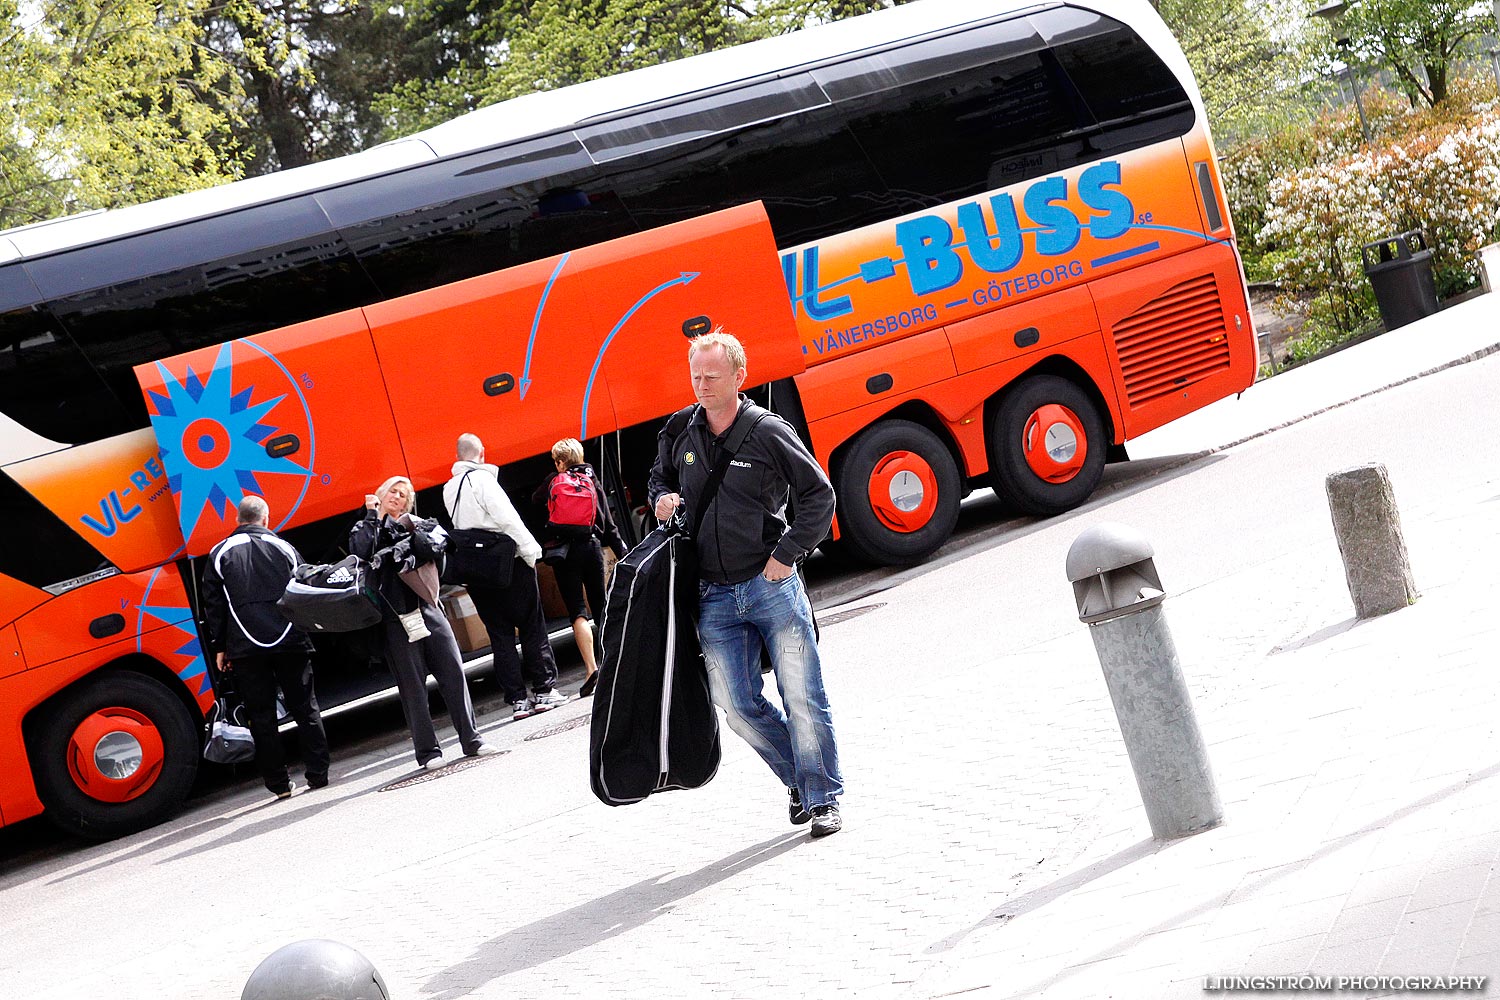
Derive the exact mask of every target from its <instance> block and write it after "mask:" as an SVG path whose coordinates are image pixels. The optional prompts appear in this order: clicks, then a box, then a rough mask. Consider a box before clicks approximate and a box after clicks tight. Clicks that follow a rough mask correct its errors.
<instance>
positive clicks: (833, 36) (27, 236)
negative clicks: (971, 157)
mask: <svg viewBox="0 0 1500 1000" xmlns="http://www.w3.org/2000/svg"><path fill="white" fill-rule="evenodd" d="M1069 2H1070V4H1071V5H1075V6H1080V7H1087V8H1091V9H1095V10H1098V11H1099V12H1100V13H1102V14H1106V15H1110V16H1114V17H1117V18H1120V19H1122V20H1125V21H1126V22H1127V23H1130V24H1132V26H1134V27H1136V28H1137V29H1138V30H1142V34H1143V35H1144V36H1145V37H1146V38H1147V40H1148V41H1149V42H1150V43H1151V44H1152V45H1153V46H1154V47H1157V48H1158V49H1162V47H1163V46H1162V42H1163V34H1164V32H1160V31H1158V30H1149V29H1148V27H1147V26H1148V25H1151V24H1152V22H1153V21H1157V19H1156V18H1155V17H1154V14H1153V12H1152V9H1151V7H1150V6H1149V4H1148V3H1147V0H1069ZM1059 5H1060V0H999V2H994V3H987V4H982V5H981V4H976V3H974V2H973V0H921V2H920V3H908V4H903V5H901V6H898V7H893V8H889V9H886V10H882V11H876V12H874V13H872V14H866V15H862V16H859V17H852V18H846V19H844V20H841V21H835V22H832V23H829V24H822V25H816V26H813V27H809V28H806V29H803V30H800V31H795V32H791V33H789V34H786V35H778V36H775V37H772V38H766V39H761V40H759V41H755V42H749V43H746V44H743V45H736V46H731V47H728V48H724V49H716V50H714V51H712V52H706V53H703V54H702V55H697V56H691V57H689V58H686V59H681V60H677V61H675V62H670V63H663V64H661V65H657V66H648V67H645V68H642V69H638V70H632V71H631V72H628V73H622V74H620V75H617V76H610V77H602V78H600V79H597V80H590V81H587V82H585V83H580V84H575V85H573V86H570V87H563V88H560V89H557V90H550V91H542V92H539V93H534V94H527V95H525V96H522V97H518V98H514V99H512V100H509V101H505V102H502V103H499V104H492V105H490V106H488V107H484V108H480V109H478V110H477V111H472V112H469V113H468V114H465V115H461V116H459V117H458V118H455V119H453V120H452V121H449V122H445V123H443V124H441V125H437V126H435V127H433V128H430V129H427V130H425V131H422V132H418V133H416V134H414V135H410V136H406V137H404V138H401V139H396V140H393V141H391V142H387V143H383V144H381V145H379V146H375V147H373V148H371V149H368V150H365V151H363V152H360V153H354V154H351V155H349V156H343V157H338V158H336V159H333V160H327V161H324V162H321V163H313V164H309V165H307V166H303V167H296V168H294V169H291V170H283V171H279V172H276V173H272V174H266V175H263V176H258V177H250V178H246V179H244V180H240V181H234V182H231V183H228V184H222V185H219V186H216V187H212V188H205V189H203V190H199V191H191V192H187V193H185V194H180V195H174V196H173V197H170V198H163V199H159V200H157V201H150V202H144V203H142V204H139V205H131V206H128V207H125V208H119V209H114V210H111V211H108V212H94V213H85V214H82V215H78V216H70V217H68V218H65V219H60V220H56V221H54V222H50V223H42V224H37V225H30V226H23V227H19V228H16V229H10V230H6V231H4V232H0V264H3V263H5V262H7V261H8V260H14V259H16V258H31V257H40V256H44V255H46V254H50V253H56V252H58V251H61V250H66V249H70V248H72V247H77V246H84V245H87V244H91V243H100V242H104V241H108V240H112V239H117V238H119V237H123V236H128V235H132V234H135V233H141V232H146V231H149V230H153V229H163V228H167V227H170V226H174V225H177V224H179V223H183V222H189V221H191V220H194V219H200V218H205V217H208V216H212V215H218V214H221V213H225V212H231V211H235V210H237V209H242V208H248V207H250V206H253V205H258V204H263V203H267V202H274V201H279V200H281V199H283V198H288V197H292V196H295V195H300V194H307V193H310V192H314V191H321V190H326V189H329V188H334V187H338V186H340V185H343V184H348V183H351V182H354V181H358V180H362V179H364V178H368V177H374V176H379V175H381V174H386V173H391V172H394V171H397V170H401V169H403V168H406V167H411V166H416V165H417V164H420V163H423V162H430V161H432V160H434V159H441V158H444V157H449V156H456V155H460V154H463V153H471V152H477V151H480V150H484V149H488V148H492V147H495V146H500V145H504V144H506V143H509V142H513V141H515V140H518V139H523V138H527V137H529V136H537V135H545V134H548V133H551V132H556V131H558V130H561V129H566V128H570V127H573V126H575V125H578V124H580V123H582V122H585V121H592V120H599V119H604V118H609V117H612V116H615V115H618V114H621V113H625V112H628V111H630V110H631V109H633V108H637V107H641V106H643V105H649V104H652V103H655V102H658V101H663V100H667V99H670V98H672V97H676V96H678V95H683V94H690V93H694V92H700V91H706V90H713V89H716V88H719V87H724V86H729V85H733V84H735V83H737V82H739V81H744V80H750V79H754V78H757V77H764V76H767V75H771V74H775V73H777V72H778V71H782V70H787V69H791V68H794V67H801V66H806V65H809V64H813V63H817V62H821V61H824V60H828V59H833V58H837V57H840V56H844V55H849V54H853V53H858V52H860V51H862V50H866V49H872V48H879V47H883V46H888V45H891V44H893V43H896V42H900V41H903V40H905V39H911V38H917V37H920V36H922V35H926V34H929V33H931V32H935V31H942V30H945V29H949V28H954V27H958V26H960V25H963V24H967V23H970V22H978V21H988V20H991V19H993V18H994V17H996V16H999V15H1005V14H1015V13H1021V12H1026V11H1032V10H1041V9H1045V8H1049V7H1056V6H1059ZM1143 20H1144V22H1145V23H1144V24H1143V23H1142V22H1143ZM1157 23H1159V22H1157ZM1143 29H1145V30H1143ZM1166 39H1167V41H1168V42H1169V43H1170V35H1169V34H1167V35H1166ZM1162 54H1163V56H1164V57H1166V58H1167V60H1168V63H1169V65H1171V66H1172V68H1173V70H1174V71H1176V72H1177V74H1178V76H1179V77H1182V78H1183V82H1184V85H1185V86H1187V87H1188V92H1189V93H1190V94H1191V95H1193V99H1194V103H1195V104H1196V103H1198V102H1199V100H1200V98H1199V97H1198V96H1197V94H1198V91H1197V88H1196V87H1195V86H1191V84H1192V77H1191V74H1190V73H1189V72H1187V67H1186V63H1185V61H1184V60H1182V59H1181V57H1180V54H1177V50H1176V46H1175V43H1170V44H1168V45H1167V46H1166V47H1165V51H1163V52H1162ZM1174 54H1177V58H1172V56H1173V55H1174Z"/></svg>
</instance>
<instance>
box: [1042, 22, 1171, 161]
mask: <svg viewBox="0 0 1500 1000" xmlns="http://www.w3.org/2000/svg"><path fill="white" fill-rule="evenodd" d="M1032 22H1033V23H1034V24H1035V25H1036V26H1037V28H1038V30H1039V31H1040V32H1041V34H1042V35H1043V36H1044V37H1045V38H1046V40H1047V43H1048V44H1049V45H1050V46H1052V49H1053V51H1054V52H1056V53H1057V59H1058V62H1059V63H1061V64H1062V67H1063V68H1064V69H1065V70H1067V73H1068V76H1069V77H1071V78H1072V81H1073V84H1074V86H1076V87H1077V88H1078V90H1079V92H1080V93H1081V94H1082V95H1083V100H1084V102H1085V103H1086V104H1087V105H1088V107H1089V109H1090V110H1091V111H1092V112H1093V114H1094V117H1095V118H1097V119H1098V120H1099V121H1100V122H1101V123H1119V124H1122V125H1123V124H1124V123H1123V122H1121V120H1122V119H1129V118H1133V117H1140V116H1146V117H1152V118H1157V117H1168V118H1173V119H1180V118H1181V117H1182V116H1183V115H1184V113H1185V114H1186V124H1171V125H1167V126H1165V127H1164V128H1159V129H1157V130H1155V131H1156V132H1157V133H1158V134H1157V137H1156V138H1150V139H1146V140H1145V141H1146V142H1155V141H1158V140H1159V139H1165V138H1175V137H1176V136H1178V135H1181V134H1182V133H1183V132H1186V131H1187V130H1188V129H1189V128H1191V127H1192V120H1193V119H1192V105H1191V103H1190V102H1189V100H1188V96H1187V93H1186V92H1185V91H1184V90H1183V89H1182V84H1180V83H1178V82H1177V77H1176V76H1175V75H1173V73H1172V71H1171V70H1170V69H1168V68H1167V66H1166V64H1165V63H1163V62H1162V61H1161V58H1160V57H1159V56H1157V54H1156V53H1155V52H1152V51H1151V47H1150V46H1148V45H1147V44H1146V43H1145V42H1144V41H1142V40H1141V38H1140V36H1139V35H1137V34H1136V33H1135V32H1134V31H1131V30H1130V29H1129V28H1127V27H1126V26H1125V25H1123V24H1120V23H1119V22H1118V21H1111V20H1110V19H1109V18H1107V17H1101V16H1100V15H1098V14H1095V13H1093V12H1092V11H1086V10H1077V9H1074V8H1070V7H1061V8H1058V9H1056V10H1050V11H1046V12H1045V13H1042V14H1038V15H1036V16H1034V17H1033V18H1032ZM1124 84H1128V86H1126V85H1124ZM1140 144H1142V145H1144V142H1143V143H1140Z"/></svg>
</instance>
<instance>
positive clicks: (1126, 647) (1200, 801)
mask: <svg viewBox="0 0 1500 1000" xmlns="http://www.w3.org/2000/svg"><path fill="white" fill-rule="evenodd" d="M1154 555H1155V552H1154V550H1153V549H1152V547H1151V543H1150V542H1148V541H1146V539H1145V538H1144V537H1143V536H1142V535H1141V534H1140V533H1139V532H1136V531H1135V530H1134V529H1131V528H1128V527H1126V526H1124V525H1120V524H1108V523H1106V524H1097V525H1095V526H1094V527H1092V528H1089V529H1088V530H1086V531H1084V532H1083V534H1081V535H1079V536H1078V538H1077V539H1076V540H1075V541H1074V542H1073V545H1072V547H1071V548H1069V549H1068V558H1067V573H1068V580H1069V581H1071V582H1072V584H1073V594H1074V597H1075V598H1076V600H1077V602H1078V618H1079V620H1080V621H1082V622H1084V623H1085V624H1087V625H1088V626H1089V637H1090V638H1092V639H1093V640H1094V651H1095V652H1096V653H1098V655H1099V666H1100V669H1102V670H1103V672H1104V682H1105V684H1106V686H1107V687H1108V688H1109V697H1110V700H1111V701H1112V702H1114V706H1115V717H1116V718H1117V719H1118V720H1119V723H1120V735H1121V736H1122V737H1123V738H1124V740H1125V750H1126V752H1127V753H1128V754H1129V755H1130V767H1131V770H1133V771H1134V772H1135V783H1136V787H1137V788H1139V789H1140V793H1141V803H1142V804H1143V805H1144V806H1145V807H1146V818H1147V819H1148V820H1149V821H1150V823H1151V835H1152V836H1153V837H1154V838H1155V839H1157V840H1174V839H1177V838H1179V837H1187V836H1191V835H1192V834H1195V833H1201V832H1203V831H1204V830H1209V829H1212V828H1213V827H1216V826H1218V825H1219V824H1220V823H1222V822H1223V820H1224V808H1223V806H1222V805H1221V804H1220V802H1219V792H1218V788H1217V786H1216V785H1215V784H1214V776H1213V769H1212V768H1211V767H1210V766H1209V762H1208V749H1207V746H1206V745H1205V743H1204V741H1203V733H1202V732H1201V731H1200V730H1199V729H1198V720H1197V717H1196V716H1195V715H1194V714H1193V702H1192V698H1191V697H1190V696H1189V695H1188V689H1187V681H1186V680H1185V678H1184V677H1183V674H1182V666H1181V664H1180V663H1179V661H1178V659H1177V647H1176V644H1175V643H1174V642H1173V641H1172V630H1171V629H1170V628H1168V627H1167V620H1166V616H1165V613H1164V611H1163V609H1162V607H1161V604H1162V601H1163V600H1165V599H1166V593H1165V591H1163V590H1162V585H1161V579H1160V577H1158V576H1157V573H1156V565H1155V562H1154Z"/></svg>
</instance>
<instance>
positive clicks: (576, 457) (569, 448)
mask: <svg viewBox="0 0 1500 1000" xmlns="http://www.w3.org/2000/svg"><path fill="white" fill-rule="evenodd" d="M552 461H554V462H562V463H564V464H565V465H567V466H569V467H572V466H575V465H582V464H583V445H581V444H579V443H578V439H577V438H563V439H562V440H561V441H559V442H557V444H555V445H553V446H552Z"/></svg>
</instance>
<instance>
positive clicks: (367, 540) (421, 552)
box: [349, 510, 443, 621]
mask: <svg viewBox="0 0 1500 1000" xmlns="http://www.w3.org/2000/svg"><path fill="white" fill-rule="evenodd" d="M412 518H413V520H414V522H415V523H416V524H417V525H418V527H419V528H422V529H424V530H419V531H407V530H406V529H405V528H403V527H402V526H401V525H400V523H399V522H397V521H396V519H395V518H392V517H383V516H381V515H380V514H379V513H377V512H376V511H373V510H366V511H365V516H364V519H363V520H360V521H356V522H355V523H354V527H352V528H350V529H349V551H350V552H351V553H353V554H354V555H357V556H359V557H360V558H361V559H363V560H365V562H367V563H369V564H370V572H371V573H372V574H373V575H374V577H375V589H376V590H378V591H379V592H380V596H381V597H382V598H384V600H383V601H381V604H382V606H383V609H384V611H385V617H386V620H387V621H389V620H390V619H392V618H395V617H396V616H397V615H398V614H401V615H404V614H406V613H407V612H409V611H415V610H416V609H417V608H418V607H420V606H421V604H422V600H421V598H419V597H417V595H416V593H415V592H414V591H413V590H412V589H411V588H410V587H408V586H407V585H406V584H404V583H402V582H401V573H402V572H403V571H406V570H411V569H415V568H416V567H418V566H421V565H424V564H426V563H430V562H438V560H439V558H440V557H441V550H440V549H439V548H438V547H436V546H435V545H434V544H433V540H432V537H431V536H430V535H429V534H428V531H430V530H431V529H432V528H434V527H436V526H437V522H436V521H430V520H426V519H424V518H419V517H417V516H416V515H415V514H414V515H412ZM377 553H378V554H379V556H380V558H379V559H377V558H376V555H377ZM377 562H379V563H380V565H379V566H376V565H375V563H377ZM442 568H443V567H442V563H440V562H439V563H438V571H439V572H441V571H442Z"/></svg>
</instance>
